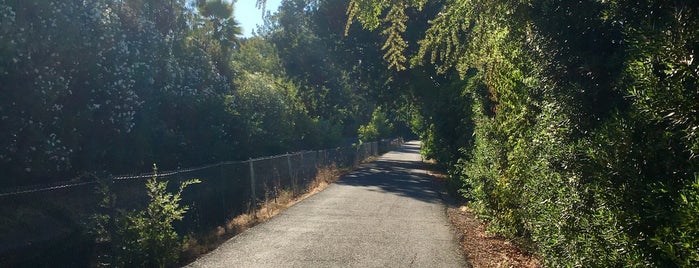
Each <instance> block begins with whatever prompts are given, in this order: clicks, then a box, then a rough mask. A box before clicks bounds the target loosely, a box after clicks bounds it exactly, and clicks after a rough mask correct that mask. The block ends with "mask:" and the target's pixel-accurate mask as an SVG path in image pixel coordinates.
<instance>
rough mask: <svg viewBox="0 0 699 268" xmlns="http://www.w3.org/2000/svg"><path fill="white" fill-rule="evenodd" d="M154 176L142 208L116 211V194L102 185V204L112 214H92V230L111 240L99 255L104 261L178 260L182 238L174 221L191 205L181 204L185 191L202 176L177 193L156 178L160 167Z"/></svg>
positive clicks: (160, 263) (150, 263)
mask: <svg viewBox="0 0 699 268" xmlns="http://www.w3.org/2000/svg"><path fill="white" fill-rule="evenodd" d="M153 172H154V176H153V177H152V178H150V179H148V181H147V182H146V190H147V194H148V197H149V200H150V201H149V203H148V206H147V207H146V208H145V209H143V210H140V211H131V212H123V211H115V209H116V208H115V200H116V196H114V195H113V194H112V193H111V192H110V191H109V188H108V187H107V186H105V185H102V188H101V189H100V191H101V192H102V193H103V194H104V199H103V201H102V203H101V206H102V207H103V208H105V209H106V210H107V211H108V212H109V214H97V215H95V216H94V217H93V221H94V226H93V228H92V229H93V234H94V235H95V236H96V238H97V241H98V242H100V243H102V244H108V246H107V247H106V248H107V252H104V253H103V255H102V256H101V257H100V261H103V262H105V261H106V262H107V263H105V264H109V265H115V266H118V267H123V266H139V267H166V266H171V265H173V264H175V263H177V261H178V260H179V256H180V252H181V251H182V239H181V238H180V237H179V235H178V234H177V233H176V232H175V229H174V227H173V223H174V222H176V221H181V220H182V219H183V218H184V214H185V213H186V212H187V210H188V209H189V208H188V207H187V206H181V205H180V201H181V200H182V192H183V191H184V189H185V188H186V187H187V186H189V185H192V184H196V183H200V181H199V180H197V179H194V180H187V181H184V182H182V183H181V184H180V186H179V189H178V190H177V192H175V193H169V192H168V191H167V182H161V181H158V180H157V177H158V174H157V167H155V165H154V166H153Z"/></svg>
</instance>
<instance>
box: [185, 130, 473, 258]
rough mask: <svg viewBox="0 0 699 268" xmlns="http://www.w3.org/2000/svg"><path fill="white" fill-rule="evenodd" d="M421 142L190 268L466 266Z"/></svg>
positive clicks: (355, 174)
mask: <svg viewBox="0 0 699 268" xmlns="http://www.w3.org/2000/svg"><path fill="white" fill-rule="evenodd" d="M419 148H420V143H419V142H409V143H407V144H406V145H405V146H403V147H402V148H401V149H399V150H398V151H393V152H390V153H388V154H385V155H384V156H382V157H381V158H379V159H378V160H377V161H374V162H372V163H369V164H366V165H363V166H362V167H361V168H360V169H358V170H357V171H354V172H352V173H350V174H348V175H346V176H345V177H343V178H342V179H341V180H340V181H338V182H337V183H335V184H333V185H331V186H330V187H328V188H327V189H325V191H323V192H321V193H318V194H316V195H314V196H312V197H310V198H308V199H306V200H304V201H302V202H300V203H298V204H296V205H295V206H293V207H291V208H289V209H287V210H286V211H284V212H282V213H280V214H279V215H277V216H275V217H274V218H272V219H271V220H270V221H268V222H266V223H263V224H260V225H258V226H256V227H253V228H251V229H249V230H248V231H246V232H244V233H242V234H240V235H238V236H236V237H234V238H232V239H231V240H229V241H227V242H226V243H224V244H223V245H221V246H220V247H219V248H218V249H216V250H214V251H213V252H211V253H210V254H208V255H206V256H203V257H201V258H200V259H198V260H197V261H195V262H194V263H192V264H190V266H191V267H465V266H466V263H465V262H464V260H463V257H462V255H461V254H460V251H459V245H458V243H457V241H456V238H455V236H454V234H453V233H452V231H451V229H450V224H449V221H448V219H447V218H446V214H445V207H444V205H443V204H442V200H441V199H440V197H439V192H438V188H437V186H436V185H434V184H433V183H432V182H431V180H430V179H429V178H428V177H426V175H425V170H423V169H421V167H422V165H421V161H420V155H419Z"/></svg>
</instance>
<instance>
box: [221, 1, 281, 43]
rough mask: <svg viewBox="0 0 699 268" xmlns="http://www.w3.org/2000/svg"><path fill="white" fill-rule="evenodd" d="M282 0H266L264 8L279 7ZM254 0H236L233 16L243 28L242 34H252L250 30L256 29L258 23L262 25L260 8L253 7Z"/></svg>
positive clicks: (246, 35) (248, 35)
mask: <svg viewBox="0 0 699 268" xmlns="http://www.w3.org/2000/svg"><path fill="white" fill-rule="evenodd" d="M281 1H282V0H267V8H266V10H269V11H272V13H274V11H276V10H277V8H279V4H280V3H281ZM255 2H257V1H256V0H238V1H237V2H236V3H235V8H234V10H233V16H234V17H235V20H237V21H238V23H240V27H241V28H243V36H244V37H250V36H252V30H254V29H257V26H256V25H258V24H260V25H262V10H260V9H257V8H255Z"/></svg>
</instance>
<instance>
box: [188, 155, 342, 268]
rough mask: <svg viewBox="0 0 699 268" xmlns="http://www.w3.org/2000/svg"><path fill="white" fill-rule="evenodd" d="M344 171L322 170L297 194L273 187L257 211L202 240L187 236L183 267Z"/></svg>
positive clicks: (322, 188) (315, 192) (323, 185)
mask: <svg viewBox="0 0 699 268" xmlns="http://www.w3.org/2000/svg"><path fill="white" fill-rule="evenodd" d="M346 172H347V170H341V169H338V168H337V166H335V164H333V165H331V166H327V167H321V168H319V169H318V173H317V175H316V177H315V178H314V179H313V180H312V181H311V182H310V183H309V185H308V187H307V188H306V189H302V190H300V191H299V190H298V189H296V190H295V189H278V188H275V192H276V195H275V196H274V197H270V196H266V197H265V201H263V202H262V203H260V204H259V205H258V207H257V208H254V209H251V210H250V211H249V212H248V213H244V214H241V215H238V216H236V217H234V218H233V219H231V220H230V221H228V222H227V223H226V224H225V225H224V226H218V227H217V228H216V229H215V230H213V231H211V232H209V233H208V234H207V235H205V236H204V237H198V238H196V237H193V236H189V237H187V239H186V242H185V244H184V247H183V254H182V258H181V259H182V264H186V263H189V262H191V261H193V260H195V259H196V258H197V257H199V256H201V255H203V254H205V253H207V252H210V251H212V250H214V249H215V248H217V247H218V246H219V245H221V244H222V243H223V242H225V241H226V240H228V239H230V238H232V237H233V236H236V235H237V234H240V233H242V232H244V231H245V230H247V229H248V228H251V227H253V226H255V225H258V224H260V223H263V222H265V221H267V220H269V219H270V218H272V217H274V216H275V215H277V214H279V213H280V212H282V211H284V210H285V209H287V208H289V207H291V206H293V205H295V204H296V203H298V202H300V201H301V200H304V199H306V198H308V197H310V196H312V195H314V194H317V193H319V192H321V191H323V190H324V189H325V188H327V187H328V186H329V185H330V184H332V183H333V182H336V181H337V180H338V179H339V178H340V177H341V176H342V175H343V174H344V173H346Z"/></svg>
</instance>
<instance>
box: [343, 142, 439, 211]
mask: <svg viewBox="0 0 699 268" xmlns="http://www.w3.org/2000/svg"><path fill="white" fill-rule="evenodd" d="M395 152H401V153H409V154H416V153H417V154H419V152H420V147H419V146H418V145H413V144H408V145H406V146H404V147H402V148H400V149H399V150H396V151H395ZM425 168H426V166H425V164H423V163H422V162H420V161H419V160H413V161H410V160H398V159H390V158H388V159H386V158H383V159H379V160H377V161H374V162H371V163H368V164H365V165H364V166H362V168H360V169H358V170H356V171H354V172H352V173H350V174H348V175H346V176H344V177H342V179H340V180H339V181H338V182H336V183H337V184H339V185H349V186H356V187H367V188H370V191H381V192H385V193H391V194H396V195H400V196H404V197H409V198H413V199H417V200H420V201H423V202H428V203H440V202H442V199H441V197H440V186H439V185H437V184H436V183H435V182H434V180H433V179H432V178H431V177H430V176H429V175H427V174H426V173H425Z"/></svg>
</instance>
